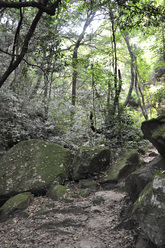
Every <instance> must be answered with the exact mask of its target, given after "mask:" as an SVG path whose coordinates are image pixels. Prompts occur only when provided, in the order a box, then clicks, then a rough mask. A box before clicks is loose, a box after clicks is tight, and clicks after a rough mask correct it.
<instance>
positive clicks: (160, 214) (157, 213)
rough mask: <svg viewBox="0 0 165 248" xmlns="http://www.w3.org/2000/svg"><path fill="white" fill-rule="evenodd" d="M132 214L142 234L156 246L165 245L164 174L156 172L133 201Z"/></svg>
mask: <svg viewBox="0 0 165 248" xmlns="http://www.w3.org/2000/svg"><path fill="white" fill-rule="evenodd" d="M133 215H134V218H135V220H136V221H137V222H138V223H139V225H140V227H141V228H142V230H143V232H144V234H145V235H146V236H147V237H148V238H149V239H150V240H151V241H152V242H153V243H154V244H155V245H157V246H158V247H164V246H165V174H158V175H156V176H155V177H154V179H153V181H152V182H151V183H149V184H148V185H147V186H146V187H145V189H144V190H143V191H142V193H141V194H140V196H139V198H138V200H137V201H136V202H135V203H134V208H133Z"/></svg>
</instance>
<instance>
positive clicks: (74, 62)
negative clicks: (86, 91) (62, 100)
mask: <svg viewBox="0 0 165 248" xmlns="http://www.w3.org/2000/svg"><path fill="white" fill-rule="evenodd" d="M95 13H96V12H92V11H91V12H90V13H89V14H88V15H87V19H86V22H85V24H84V27H83V30H82V32H81V34H80V35H79V37H78V40H77V42H76V43H75V46H74V50H73V56H72V66H73V74H72V105H73V106H75V105H76V87H77V75H78V72H77V65H78V49H79V47H80V45H81V42H82V40H83V39H84V35H85V31H86V29H87V27H88V26H89V25H90V23H91V22H92V20H93V18H94V16H95Z"/></svg>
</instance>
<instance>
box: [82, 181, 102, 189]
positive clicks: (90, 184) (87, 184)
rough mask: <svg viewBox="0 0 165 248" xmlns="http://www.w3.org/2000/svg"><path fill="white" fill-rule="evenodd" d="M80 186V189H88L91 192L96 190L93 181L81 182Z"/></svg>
mask: <svg viewBox="0 0 165 248" xmlns="http://www.w3.org/2000/svg"><path fill="white" fill-rule="evenodd" d="M80 185H81V188H90V189H92V190H96V189H97V187H98V184H97V182H96V181H93V180H87V181H86V180H85V181H81V182H80Z"/></svg>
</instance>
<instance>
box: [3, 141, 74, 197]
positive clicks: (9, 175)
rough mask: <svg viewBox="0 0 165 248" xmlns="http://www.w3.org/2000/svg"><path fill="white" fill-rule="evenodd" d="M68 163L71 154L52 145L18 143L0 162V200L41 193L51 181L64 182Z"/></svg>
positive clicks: (45, 143) (66, 177) (68, 167)
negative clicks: (24, 193)
mask: <svg viewBox="0 0 165 248" xmlns="http://www.w3.org/2000/svg"><path fill="white" fill-rule="evenodd" d="M71 163H72V154H71V152H70V151H69V150H67V149H64V148H62V147H60V146H58V145H56V144H52V143H47V142H44V141H41V140H29V141H22V142H20V143H19V144H17V145H15V146H14V147H13V148H11V150H9V151H8V152H7V153H6V154H5V155H4V156H3V157H2V159H1V161H0V185H1V187H0V199H1V200H2V198H3V197H8V198H9V197H10V196H13V195H15V194H18V193H20V192H25V191H29V192H32V193H34V194H43V193H45V192H46V190H47V189H48V188H49V187H50V185H51V184H52V183H53V182H54V181H57V182H59V183H62V182H64V181H65V180H67V179H68V177H69V170H70V166H71Z"/></svg>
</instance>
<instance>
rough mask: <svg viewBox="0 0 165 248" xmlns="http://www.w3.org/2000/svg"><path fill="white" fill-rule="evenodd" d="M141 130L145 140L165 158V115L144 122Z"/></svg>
mask: <svg viewBox="0 0 165 248" xmlns="http://www.w3.org/2000/svg"><path fill="white" fill-rule="evenodd" d="M141 129H142V132H143V134H144V136H145V138H146V139H148V140H149V141H150V142H151V143H152V144H153V145H154V146H155V147H156V148H157V150H158V152H159V153H160V154H161V155H162V156H163V157H165V115H161V116H159V117H158V118H153V119H151V120H148V121H144V122H143V123H142V126H141Z"/></svg>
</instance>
